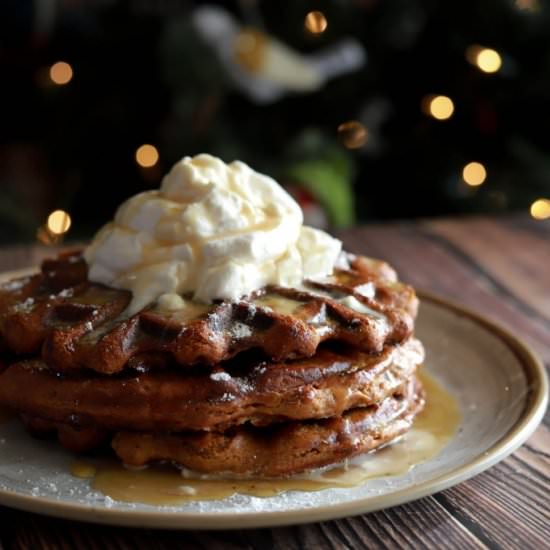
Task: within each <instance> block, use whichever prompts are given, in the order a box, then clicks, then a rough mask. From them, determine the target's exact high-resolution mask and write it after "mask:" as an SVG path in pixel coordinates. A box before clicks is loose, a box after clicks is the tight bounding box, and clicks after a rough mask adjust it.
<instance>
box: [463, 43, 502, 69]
mask: <svg viewBox="0 0 550 550" xmlns="http://www.w3.org/2000/svg"><path fill="white" fill-rule="evenodd" d="M466 59H467V60H468V62H469V63H471V64H472V65H474V66H475V67H477V68H478V69H479V70H480V71H483V72H484V73H496V72H497V71H499V70H500V68H501V67H502V56H501V55H500V54H499V53H498V52H497V51H496V50H493V49H492V48H485V47H483V46H480V45H479V44H472V45H471V46H468V48H467V49H466Z"/></svg>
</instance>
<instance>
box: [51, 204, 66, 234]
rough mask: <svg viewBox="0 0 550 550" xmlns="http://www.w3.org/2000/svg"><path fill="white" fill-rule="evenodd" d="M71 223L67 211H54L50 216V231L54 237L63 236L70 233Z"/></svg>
mask: <svg viewBox="0 0 550 550" xmlns="http://www.w3.org/2000/svg"><path fill="white" fill-rule="evenodd" d="M71 223H72V220H71V216H69V214H68V213H67V212H65V210H54V211H53V212H52V213H51V214H50V215H49V216H48V223H47V227H48V231H50V232H51V233H53V234H54V235H63V233H67V231H69V228H70V227H71Z"/></svg>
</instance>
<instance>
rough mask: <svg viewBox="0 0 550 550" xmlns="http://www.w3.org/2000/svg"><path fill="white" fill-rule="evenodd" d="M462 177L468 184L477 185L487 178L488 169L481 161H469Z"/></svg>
mask: <svg viewBox="0 0 550 550" xmlns="http://www.w3.org/2000/svg"><path fill="white" fill-rule="evenodd" d="M462 179H463V180H464V182H465V183H466V184H467V185H470V186H471V187H477V186H478V185H481V184H482V183H483V182H484V181H485V180H486V179H487V170H486V169H485V166H483V164H481V162H469V163H468V164H467V165H466V166H464V168H463V169H462Z"/></svg>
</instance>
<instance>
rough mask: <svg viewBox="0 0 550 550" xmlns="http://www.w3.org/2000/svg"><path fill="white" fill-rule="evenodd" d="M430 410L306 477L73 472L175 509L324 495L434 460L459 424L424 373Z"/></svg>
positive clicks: (164, 470) (109, 465)
mask: <svg viewBox="0 0 550 550" xmlns="http://www.w3.org/2000/svg"><path fill="white" fill-rule="evenodd" d="M420 378H421V380H422V384H423V386H424V388H425V390H426V396H427V398H426V399H427V401H426V407H425V409H424V410H423V411H422V412H421V413H420V414H419V415H418V417H417V418H416V420H415V423H414V424H413V427H412V430H411V431H410V432H408V433H407V434H406V435H405V436H404V437H403V438H402V439H401V440H400V441H398V442H396V443H394V444H392V445H388V446H387V447H385V448H383V449H379V450H377V451H376V452H374V453H370V454H367V455H364V456H361V457H357V458H355V459H353V460H350V461H349V462H348V463H347V464H345V465H340V466H337V467H335V468H330V469H327V470H324V471H317V472H313V473H311V474H308V475H301V476H294V477H290V478H286V479H277V480H255V479H252V480H240V479H214V478H212V477H209V476H201V475H200V474H193V473H187V472H184V473H185V475H182V474H181V473H180V472H178V471H177V470H176V469H175V468H172V467H169V466H162V467H150V468H147V469H143V470H130V469H126V468H124V467H123V466H120V465H118V464H116V463H113V462H100V461H97V462H92V461H89V462H88V461H80V460H79V461H77V462H75V463H73V465H72V468H71V473H72V474H73V475H74V476H75V477H80V478H87V479H90V482H91V485H92V487H93V488H94V489H96V490H98V491H99V492H101V493H103V494H104V495H105V496H107V497H110V498H112V499H114V500H119V501H124V502H140V503H144V504H151V505H165V506H174V505H178V504H183V503H185V502H191V501H201V500H218V499H223V498H226V497H229V496H231V495H233V494H236V493H239V494H245V495H251V496H256V497H270V496H275V495H277V494H280V493H284V492H286V491H320V490H322V489H328V488H346V487H348V488H349V487H354V486H357V485H361V484H362V483H365V482H366V481H368V480H369V479H373V478H378V477H384V476H396V475H402V474H406V473H407V472H408V471H409V470H410V469H411V468H413V467H414V466H415V465H417V464H420V463H422V462H425V461H426V460H428V459H430V458H432V457H434V456H436V455H437V454H439V453H440V452H441V450H442V449H443V448H444V447H445V445H446V444H447V443H448V441H449V440H450V439H451V438H452V437H453V435H454V434H455V432H456V430H457V428H458V426H459V424H460V420H461V415H460V411H459V406H458V403H457V401H456V399H455V398H454V397H453V396H452V395H451V394H450V393H449V392H448V391H447V390H446V389H445V388H443V387H442V386H441V385H440V384H439V383H438V382H437V381H435V380H434V379H433V378H432V377H430V376H429V375H426V374H425V373H422V374H420Z"/></svg>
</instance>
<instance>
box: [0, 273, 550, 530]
mask: <svg viewBox="0 0 550 550" xmlns="http://www.w3.org/2000/svg"><path fill="white" fill-rule="evenodd" d="M11 275H13V274H11ZM7 276H10V274H6V277H7ZM421 298H422V306H421V310H420V315H419V318H418V322H417V334H418V336H419V337H420V339H421V340H422V342H423V343H424V345H425V347H426V351H427V360H426V363H425V367H424V368H426V369H427V370H428V371H429V373H430V374H431V375H432V376H433V377H434V378H436V379H437V380H438V381H439V382H440V383H441V384H442V385H444V386H445V387H446V388H447V389H448V390H449V391H450V392H451V393H452V394H453V395H454V396H456V398H457V399H458V402H459V405H460V408H461V413H462V421H461V425H460V428H459V430H458V431H457V433H456V435H455V436H454V437H453V439H452V440H451V441H450V442H449V443H448V444H447V446H446V447H445V448H444V449H443V451H442V452H441V453H440V454H439V455H438V456H436V457H434V458H432V459H430V460H428V461H426V462H424V463H421V464H419V465H417V466H416V467H415V468H414V469H413V470H411V471H409V472H408V473H407V474H403V475H399V476H392V477H382V478H378V479H373V480H369V481H368V482H367V483H365V484H364V485H362V486H358V487H354V488H351V489H349V488H348V489H340V488H339V489H324V490H322V491H318V492H298V491H293V492H287V493H284V494H281V495H278V496H275V497H270V498H258V497H251V496H243V495H234V496H232V497H229V498H226V499H223V500H215V501H207V502H194V503H190V504H185V505H180V506H177V507H175V506H161V507H158V506H150V505H145V504H134V503H125V502H117V501H113V500H112V499H110V498H106V497H105V496H103V495H102V494H101V493H98V492H96V491H94V490H93V489H91V488H90V484H89V481H88V480H83V479H77V478H74V477H72V476H71V475H70V474H69V465H70V463H71V461H72V460H73V457H72V456H70V454H69V453H67V452H65V451H63V450H62V449H61V448H59V447H58V446H57V445H56V444H55V443H53V442H46V441H38V440H35V439H32V438H31V437H30V436H28V435H27V434H26V432H25V430H24V429H23V427H22V426H21V425H20V424H19V423H18V422H17V421H16V420H12V421H8V422H4V423H2V424H0V504H3V505H6V506H11V507H14V508H20V509H24V510H29V511H32V512H38V513H42V514H49V515H53V516H60V517H63V518H71V519H76V520H83V521H94V522H101V523H111V524H117V525H129V526H135V527H158V528H172V529H173V528H176V529H177V528H180V529H225V528H243V527H266V526H275V525H290V524H297V523H305V522H312V521H320V520H328V519H334V518H338V517H342V516H350V515H355V514H361V513H364V512H369V511H373V510H379V509H381V508H386V507H389V506H394V505H396V504H402V503H404V502H408V501H411V500H414V499H417V498H420V497H423V496H426V495H429V494H432V493H435V492H437V491H441V490H442V489H445V488H447V487H450V486H452V485H454V484H456V483H459V482H461V481H463V480H465V479H468V478H470V477H472V476H474V475H476V474H478V473H480V472H482V471H483V470H485V469H487V468H489V467H490V466H492V465H493V464H495V463H496V462H498V461H499V460H502V459H503V458H504V457H506V456H507V455H509V454H510V453H512V452H513V451H514V450H515V449H517V447H519V446H520V445H521V444H522V443H523V442H524V441H525V440H526V439H527V438H528V437H529V436H530V435H531V433H532V432H533V431H534V430H535V428H536V426H537V425H538V423H539V422H540V420H541V419H542V416H543V414H544V411H545V408H546V401H547V393H548V390H547V388H548V383H547V380H546V375H545V372H544V368H543V367H542V365H541V363H540V361H539V360H538V359H537V358H536V357H535V356H534V355H533V353H532V352H531V351H530V350H529V349H528V348H527V347H526V346H525V345H524V344H523V343H521V342H520V341H519V340H518V339H516V338H515V337H514V336H512V335H511V334H510V333H509V332H507V331H505V330H504V329H502V328H499V327H498V326H496V325H495V324H493V323H492V322H491V321H488V320H486V319H484V318H482V317H481V316H479V315H477V314H475V313H472V312H470V311H467V310H465V309H464V308H462V307H460V306H457V305H453V304H450V303H448V302H446V301H444V300H441V299H438V298H435V297H433V296H428V295H422V296H421Z"/></svg>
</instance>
